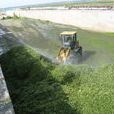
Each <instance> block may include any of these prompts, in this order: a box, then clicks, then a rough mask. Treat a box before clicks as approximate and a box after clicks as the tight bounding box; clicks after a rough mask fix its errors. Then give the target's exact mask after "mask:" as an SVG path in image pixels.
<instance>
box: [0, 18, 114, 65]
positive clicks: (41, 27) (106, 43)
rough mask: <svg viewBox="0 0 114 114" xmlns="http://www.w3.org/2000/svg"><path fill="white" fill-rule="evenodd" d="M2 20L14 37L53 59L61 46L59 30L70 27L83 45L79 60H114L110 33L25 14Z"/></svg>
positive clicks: (113, 40)
mask: <svg viewBox="0 0 114 114" xmlns="http://www.w3.org/2000/svg"><path fill="white" fill-rule="evenodd" d="M1 24H2V25H3V26H4V27H7V29H8V30H9V31H11V32H12V33H13V35H14V36H15V37H16V38H17V40H19V41H21V42H22V43H24V44H27V45H30V46H32V47H33V48H35V49H37V50H38V51H39V52H40V53H43V54H45V55H46V56H51V58H53V59H55V58H56V56H57V54H58V51H59V49H60V48H61V46H62V43H61V40H60V38H59V34H60V33H61V32H63V31H66V30H68V31H72V30H73V31H77V33H78V34H77V35H78V39H79V42H80V45H81V46H82V47H83V61H82V64H88V65H91V66H99V65H103V64H109V63H113V61H114V45H113V44H114V34H113V33H99V32H92V31H87V30H82V29H79V28H77V27H74V26H70V25H69V26H68V25H62V24H57V23H52V22H49V21H42V20H35V19H27V18H20V19H17V20H16V19H10V20H4V21H1ZM6 37H7V38H8V36H6Z"/></svg>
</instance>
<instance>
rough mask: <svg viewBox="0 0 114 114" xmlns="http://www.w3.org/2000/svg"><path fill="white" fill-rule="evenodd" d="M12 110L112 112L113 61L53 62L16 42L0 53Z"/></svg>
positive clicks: (30, 113) (71, 113)
mask: <svg viewBox="0 0 114 114" xmlns="http://www.w3.org/2000/svg"><path fill="white" fill-rule="evenodd" d="M0 64H1V65H2V69H3V72H4V76H5V79H6V82H7V85H8V89H9V91H10V95H11V98H12V101H13V104H14V108H15V112H16V114H66V113H67V114H99V113H100V114H113V113H114V108H113V107H114V102H113V99H114V83H113V82H114V70H113V69H114V65H113V64H112V65H111V64H110V65H106V66H104V67H101V68H97V69H94V68H90V67H88V66H85V65H84V66H80V65H79V66H76V65H58V66H56V65H54V64H52V63H50V62H49V61H47V60H46V59H44V57H43V56H41V55H39V54H38V53H37V52H36V51H35V50H33V49H32V48H30V47H28V46H27V47H26V46H18V47H15V48H13V49H11V50H10V51H8V52H7V53H6V54H3V55H2V56H1V57H0Z"/></svg>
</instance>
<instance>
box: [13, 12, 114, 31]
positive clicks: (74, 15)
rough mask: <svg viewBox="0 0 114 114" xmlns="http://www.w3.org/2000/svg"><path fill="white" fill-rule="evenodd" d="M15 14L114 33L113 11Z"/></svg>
mask: <svg viewBox="0 0 114 114" xmlns="http://www.w3.org/2000/svg"><path fill="white" fill-rule="evenodd" d="M15 13H16V14H17V15H19V16H22V17H29V18H34V19H41V20H49V21H52V22H56V23H61V24H68V25H74V26H77V27H80V28H83V29H88V30H94V31H101V32H114V11H112V10H18V11H15Z"/></svg>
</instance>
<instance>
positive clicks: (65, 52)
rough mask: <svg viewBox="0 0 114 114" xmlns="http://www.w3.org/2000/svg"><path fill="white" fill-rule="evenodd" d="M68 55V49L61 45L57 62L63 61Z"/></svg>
mask: <svg viewBox="0 0 114 114" xmlns="http://www.w3.org/2000/svg"><path fill="white" fill-rule="evenodd" d="M69 56H70V49H69V48H64V47H62V48H61V49H60V51H59V54H58V57H57V59H58V61H59V62H61V63H65V62H66V60H67V59H68V57H69Z"/></svg>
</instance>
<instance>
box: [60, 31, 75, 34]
mask: <svg viewBox="0 0 114 114" xmlns="http://www.w3.org/2000/svg"><path fill="white" fill-rule="evenodd" d="M76 33H77V32H76V31H64V32H62V33H61V35H73V34H76Z"/></svg>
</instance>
